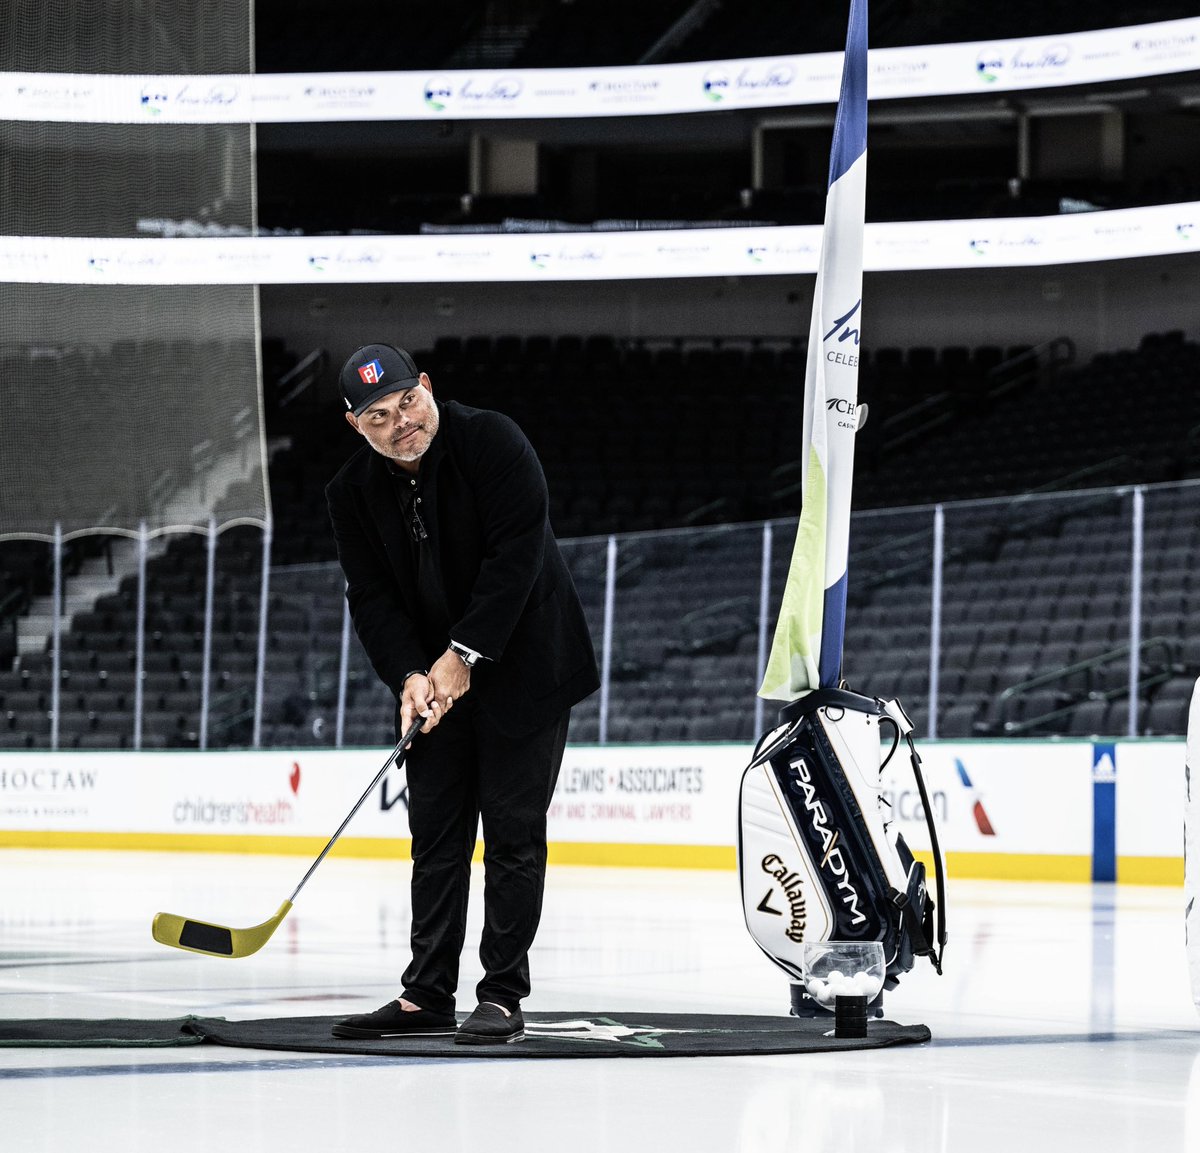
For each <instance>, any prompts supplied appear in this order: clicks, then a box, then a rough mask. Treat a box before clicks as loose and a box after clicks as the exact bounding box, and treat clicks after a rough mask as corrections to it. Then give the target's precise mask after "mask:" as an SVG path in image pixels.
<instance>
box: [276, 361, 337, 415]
mask: <svg viewBox="0 0 1200 1153" xmlns="http://www.w3.org/2000/svg"><path fill="white" fill-rule="evenodd" d="M327 359H328V354H327V353H326V351H325V349H323V348H314V349H313V350H312V352H310V353H309V354H308V355H307V356H306V357H304V358H303V359H302V360H300V361H299V362H298V363H296V364H295V365H293V366H292V367H291V368H290V369H288V371H287V372H285V373H284V374H283V375H282V376H281V377H280V378H279V379H278V380H277V381H276V382H275V391H276V393H278V394H282V395H280V396H279V401H278V404H279V407H280V408H287V406H288V405H289V404H291V403H292V401H294V400H296V399H297V397H299V396H300V395H301V394H302V393H304V392H305V391H306V390H307V389H309V388H311V387H312V386H313V385H314V384H315V383H316V381H317V380H318V379H319V377H320V375H321V373H322V372H324V371H325V363H326V360H327ZM293 381H294V382H295V383H294V384H293ZM285 389H286V390H287V391H286V392H285V391H284V390H285Z"/></svg>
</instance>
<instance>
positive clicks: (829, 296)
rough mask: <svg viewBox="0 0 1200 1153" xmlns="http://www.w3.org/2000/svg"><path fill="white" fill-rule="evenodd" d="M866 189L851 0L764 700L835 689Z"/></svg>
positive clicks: (857, 5)
mask: <svg viewBox="0 0 1200 1153" xmlns="http://www.w3.org/2000/svg"><path fill="white" fill-rule="evenodd" d="M866 189H867V0H850V25H849V28H848V29H847V32H846V56H845V62H844V64H843V66H842V86H841V92H840V94H839V96H838V106H837V116H836V118H835V120H834V128H833V149H832V152H831V153H830V157H829V194H828V198H827V199H826V202H825V229H824V233H823V235H822V240H821V259H820V261H819V263H818V266H817V285H816V292H815V295H814V297H813V309H812V321H811V323H810V325H809V333H808V362H807V365H806V367H805V375H804V445H803V457H802V460H803V461H804V472H803V505H802V508H801V513H800V525H799V528H798V529H797V532H796V544H795V547H794V549H793V550H792V563H791V568H790V570H789V572H788V578H787V585H786V586H785V588H784V592H783V603H782V605H781V607H780V610H779V619H778V621H777V622H776V625H775V638H774V641H773V642H772V645H771V652H770V656H769V657H768V659H767V667H766V672H765V674H764V676H763V683H762V687H761V688H760V689H759V696H762V697H766V698H768V699H770V700H795V699H796V698H797V697H800V696H803V695H804V694H805V693H807V692H810V691H811V690H812V689H815V688H829V687H833V686H836V685H837V684H838V681H839V680H840V678H841V671H842V639H843V636H844V634H845V628H846V568H847V559H848V555H849V545H850V493H851V488H852V484H853V478H854V434H855V432H856V431H857V428H858V421H859V415H860V414H859V407H858V346H859V331H860V327H861V320H862V251H863V220H864V217H865V214H866Z"/></svg>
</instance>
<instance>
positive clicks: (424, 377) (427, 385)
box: [417, 372, 433, 396]
mask: <svg viewBox="0 0 1200 1153" xmlns="http://www.w3.org/2000/svg"><path fill="white" fill-rule="evenodd" d="M417 383H418V384H420V386H421V387H422V388H423V389H425V391H426V392H428V393H429V394H430V395H431V396H432V395H433V381H432V380H430V379H429V373H427V372H423V373H421V375H420V376H418V377H417Z"/></svg>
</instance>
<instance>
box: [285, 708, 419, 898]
mask: <svg viewBox="0 0 1200 1153" xmlns="http://www.w3.org/2000/svg"><path fill="white" fill-rule="evenodd" d="M425 721H426V718H425V717H417V719H416V720H415V721H413V723H412V724H411V725H409V726H408V732H406V733H405V734H404V736H402V737H401V738H400V740H399V741H398V742H397V743H396V747H395V748H394V749H393V750H392V751H391V752H390V753H388V759H387V760H386V761H384V762H383V767H382V768H381V769H380V770H379V772H377V773H376V774H375V779H374V780H373V781H372V782H371V783H370V784H369V785H368V786H367V787H366V789H365V790H364V791H363V795H362V796H361V797H359V798H358V800H357V801H355V802H354V808H352V809H351V810H350V811H349V812H348V813H347V814H346V819H345V820H344V821H343V822H342V823H341V824H340V825H338V827H337V832H336V833H334V834H333V836H332V837H330V838H329V843H328V844H327V845H326V846H325V848H323V849H322V850H321V853H320V855H319V856H318V857H317V859H316V860H315V861H313V863H312V864H311V865H309V867H308V872H307V873H305V874H304V876H303V877H301V878H300V884H298V885H297V886H296V888H295V890H294V891H293V892H292V895H291V896H290V897H289V898H288V901H289V902H294V901H295V900H296V897H297V896H298V895H299V893H300V890H301V889H303V888H304V886H305V885H306V884H307V883H308V878H309V877H311V876H312V875H313V873H315V872H316V871H317V866H318V865H319V864H320V863H321V862H322V861H323V860H325V858H326V856H328V854H329V850H330V849H332V848H333V846H334V845H335V844H336V843H337V839H338V837H340V836H341V835H342V833H343V832H345V830H346V826H347V825H348V824H349V823H350V821H351V820H352V819H353V817H354V814H355V813H357V812H358V810H359V809H361V808H362V807H363V802H364V801H365V800H366V799H367V798H368V797H369V796H370V795H371V794H372V793H373V792H374V791H375V786H376V785H378V784H379V782H380V781H382V780H383V778H384V776H385V775H386V774H387V771H388V769H390V768H391V767H392V762H393V761H394V762H395V763H396V764H397V765H402V764H403V763H404V750H405V748H406V747H407V746H408V744H409V742H410V741H411V740H412V739H413V738H414V737H415V736H416V735H417V733H419V732H420V731H421V726H422V725H423V724H424V723H425Z"/></svg>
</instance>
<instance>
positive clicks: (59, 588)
mask: <svg viewBox="0 0 1200 1153" xmlns="http://www.w3.org/2000/svg"><path fill="white" fill-rule="evenodd" d="M52 547H53V549H54V604H53V605H52V606H51V609H50V613H51V615H50V627H51V630H52V632H53V645H52V649H51V654H52V655H51V658H50V664H51V669H52V675H53V677H54V679H53V681H52V682H51V684H50V748H51V749H52V750H54V751H55V752H57V751H58V710H59V707H60V706H61V703H62V601H63V574H62V557H63V533H62V524H61V523H59V522H58V521H55V524H54V544H53V546H52Z"/></svg>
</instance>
